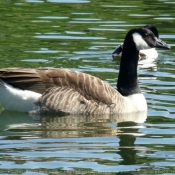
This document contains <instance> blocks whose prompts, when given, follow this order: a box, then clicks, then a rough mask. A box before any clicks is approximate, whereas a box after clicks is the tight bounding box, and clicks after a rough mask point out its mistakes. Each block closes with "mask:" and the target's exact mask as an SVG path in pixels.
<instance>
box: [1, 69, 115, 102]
mask: <svg viewBox="0 0 175 175" xmlns="http://www.w3.org/2000/svg"><path fill="white" fill-rule="evenodd" d="M0 78H1V79H2V80H3V81H4V82H6V83H8V84H10V85H12V86H14V87H17V88H20V89H23V90H31V91H34V92H38V93H41V94H42V93H44V92H46V90H47V89H48V88H52V87H55V86H56V87H69V88H71V89H74V90H75V91H77V92H79V93H80V94H81V95H83V96H84V97H85V98H86V99H87V100H94V101H96V102H97V103H98V102H102V103H105V104H109V105H110V104H112V103H113V100H112V97H113V96H114V94H115V95H116V93H118V92H117V91H116V90H115V89H114V88H113V87H111V86H109V85H108V84H107V83H105V82H103V81H101V80H100V79H99V78H97V77H94V76H91V75H89V74H85V73H81V72H75V71H71V70H66V69H54V68H53V69H20V68H8V69H0Z"/></svg>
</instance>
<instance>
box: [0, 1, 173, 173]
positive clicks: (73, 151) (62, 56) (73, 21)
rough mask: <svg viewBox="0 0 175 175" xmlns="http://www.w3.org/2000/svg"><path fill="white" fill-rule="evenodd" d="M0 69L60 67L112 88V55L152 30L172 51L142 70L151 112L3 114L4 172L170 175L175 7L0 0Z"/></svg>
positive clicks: (0, 159)
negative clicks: (142, 29) (131, 33)
mask: <svg viewBox="0 0 175 175" xmlns="http://www.w3.org/2000/svg"><path fill="white" fill-rule="evenodd" d="M0 11H1V14H0V17H1V20H0V26H1V27H0V43H1V47H0V63H1V64H0V67H1V68H4V67H26V68H28V67H30V68H37V67H63V68H69V69H72V70H77V71H81V72H86V73H89V74H92V75H95V76H97V77H99V78H101V79H102V80H104V81H106V82H108V83H109V84H110V85H111V86H113V87H115V86H116V80H117V75H118V69H119V59H117V60H115V61H114V60H112V57H111V53H112V52H113V50H114V49H115V47H116V46H117V45H118V44H120V43H121V42H123V38H124V36H125V34H126V32H127V31H128V30H129V29H131V28H133V27H136V26H143V25H145V24H153V25H155V26H156V27H157V28H158V30H159V35H160V38H162V39H163V40H164V41H166V42H167V43H168V44H169V45H170V46H171V47H172V49H171V50H158V52H159V57H158V59H157V60H156V61H155V62H154V63H153V64H151V65H149V66H145V67H144V68H143V67H142V66H141V67H139V70H138V74H139V83H140V87H141V89H142V90H143V92H144V95H145V97H146V100H147V102H148V108H149V109H148V113H147V114H139V115H138V116H136V115H134V116H132V115H130V116H118V115H115V116H105V115H102V116H98V117H94V116H88V117H83V116H71V115H70V116H42V117H40V116H29V115H27V114H23V113H15V112H8V111H2V112H1V114H0V118H1V123H0V173H1V174H24V175H31V174H39V175H40V174H41V175H43V174H102V173H103V174H116V173H117V174H175V168H174V166H175V146H174V145H175V139H174V137H175V135H174V130H175V90H174V87H175V71H174V66H175V52H174V46H175V44H174V43H175V31H174V28H175V13H174V11H175V6H174V2H173V1H169V0H156V1H149V0H147V1H140V0H137V1H114V0H109V1H99V0H95V1H92V0H91V1H90V0H64V1H62V0H13V1H12V0H1V1H0Z"/></svg>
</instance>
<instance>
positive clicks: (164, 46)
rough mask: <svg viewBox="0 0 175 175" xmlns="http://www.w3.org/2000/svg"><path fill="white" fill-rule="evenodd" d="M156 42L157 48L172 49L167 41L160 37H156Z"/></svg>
mask: <svg viewBox="0 0 175 175" xmlns="http://www.w3.org/2000/svg"><path fill="white" fill-rule="evenodd" d="M155 39H156V43H155V47H157V48H164V49H171V47H170V46H168V45H167V44H166V43H165V42H163V41H162V40H161V39H160V38H156V37H155Z"/></svg>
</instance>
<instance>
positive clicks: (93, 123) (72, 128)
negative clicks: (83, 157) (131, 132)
mask: <svg viewBox="0 0 175 175" xmlns="http://www.w3.org/2000/svg"><path fill="white" fill-rule="evenodd" d="M146 117H147V113H146V112H142V113H132V114H117V115H112V116H109V115H98V116H75V115H68V116H63V117H49V116H47V117H42V119H41V127H42V130H43V131H44V133H43V134H44V135H43V136H42V137H52V138H53V137H87V136H93V137H106V136H109V137H110V136H116V135H118V132H120V131H119V129H118V127H116V124H117V123H122V122H129V121H130V122H134V123H143V122H144V121H145V120H146ZM120 129H121V128H120Z"/></svg>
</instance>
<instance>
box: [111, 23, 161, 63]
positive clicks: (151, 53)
mask: <svg viewBox="0 0 175 175" xmlns="http://www.w3.org/2000/svg"><path fill="white" fill-rule="evenodd" d="M143 28H146V29H149V30H151V31H152V32H153V33H154V35H155V36H156V37H157V38H159V33H158V30H157V28H156V27H155V26H153V25H146V26H144V27H143ZM122 50H123V44H121V45H119V46H117V47H116V49H115V50H114V52H113V53H112V57H113V58H115V57H117V56H121V55H122ZM157 57H158V53H157V51H156V49H155V48H150V49H143V50H140V51H139V60H145V59H146V60H149V61H154V60H155V59H156V58H157Z"/></svg>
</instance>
